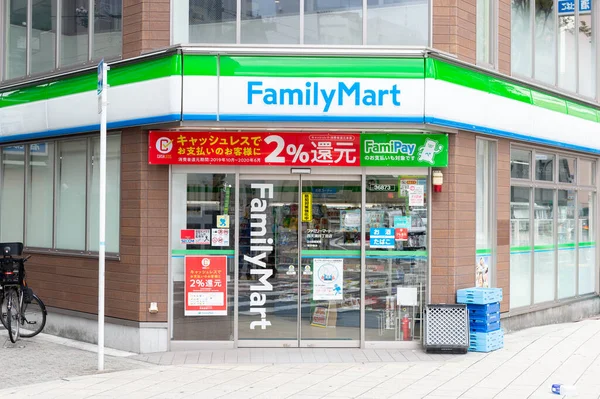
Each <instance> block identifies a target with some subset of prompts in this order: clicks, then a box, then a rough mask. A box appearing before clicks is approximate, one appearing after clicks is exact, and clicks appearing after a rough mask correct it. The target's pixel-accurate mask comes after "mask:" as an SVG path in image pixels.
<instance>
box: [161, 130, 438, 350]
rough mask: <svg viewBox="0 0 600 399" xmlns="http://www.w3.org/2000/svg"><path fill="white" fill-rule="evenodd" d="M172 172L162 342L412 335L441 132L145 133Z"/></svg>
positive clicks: (274, 342)
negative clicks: (165, 337) (166, 325)
mask: <svg viewBox="0 0 600 399" xmlns="http://www.w3.org/2000/svg"><path fill="white" fill-rule="evenodd" d="M150 159H151V160H150V162H151V163H157V164H170V165H173V166H172V168H171V170H172V174H171V253H172V257H171V273H170V275H171V282H170V287H171V301H172V307H171V312H170V314H171V315H172V317H171V321H170V322H171V327H172V328H171V334H172V335H171V336H172V340H173V341H172V345H174V346H175V347H177V346H178V345H183V346H186V345H189V343H190V341H193V342H202V341H205V342H206V341H208V342H207V344H209V345H211V346H212V347H214V345H215V344H216V343H215V341H221V343H222V344H223V345H225V346H232V345H237V346H240V347H242V346H258V347H266V346H275V347H299V346H300V347H307V346H311V347H312V346H314V347H317V346H322V347H358V346H360V345H361V341H363V342H367V343H373V344H375V343H376V342H380V341H413V340H419V339H420V337H421V334H422V310H423V306H424V304H426V303H427V301H428V295H429V293H428V288H427V287H428V276H429V273H428V270H429V256H428V247H429V245H428V237H429V225H428V223H427V221H428V212H429V205H428V201H429V189H428V187H429V185H428V182H429V181H430V176H431V168H435V167H446V166H447V164H448V137H447V136H446V135H445V134H432V133H427V132H423V133H418V132H415V133H413V134H385V133H343V132H335V133H331V132H314V133H307V132H303V133H294V132H285V133H281V132H244V133H237V132H199V131H180V132H168V131H153V132H151V133H150Z"/></svg>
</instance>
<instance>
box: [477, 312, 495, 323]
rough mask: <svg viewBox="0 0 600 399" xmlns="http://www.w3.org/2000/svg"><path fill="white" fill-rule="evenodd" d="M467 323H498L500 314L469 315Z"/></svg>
mask: <svg viewBox="0 0 600 399" xmlns="http://www.w3.org/2000/svg"><path fill="white" fill-rule="evenodd" d="M469 321H470V322H471V324H473V323H493V322H495V321H500V312H496V313H488V314H483V315H479V314H477V315H473V314H471V313H469Z"/></svg>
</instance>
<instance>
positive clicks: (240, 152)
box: [148, 131, 448, 167]
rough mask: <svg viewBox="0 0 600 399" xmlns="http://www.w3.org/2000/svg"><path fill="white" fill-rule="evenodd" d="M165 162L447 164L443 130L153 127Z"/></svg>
mask: <svg viewBox="0 0 600 399" xmlns="http://www.w3.org/2000/svg"><path fill="white" fill-rule="evenodd" d="M148 152H149V155H148V162H149V163H150V164H163V165H246V166H261V165H273V166H277V165H279V166H389V167H399V166H408V167H446V166H448V136H447V135H445V134H383V133H368V134H367V133H364V134H360V133H338V132H336V133H316V132H315V133H306V132H303V133H272V132H247V133H235V132H232V133H230V132H164V131H151V132H150V138H149V148H148Z"/></svg>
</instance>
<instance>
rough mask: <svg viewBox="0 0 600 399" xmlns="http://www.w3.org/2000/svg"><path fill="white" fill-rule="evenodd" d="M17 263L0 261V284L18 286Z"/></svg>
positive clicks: (18, 265)
mask: <svg viewBox="0 0 600 399" xmlns="http://www.w3.org/2000/svg"><path fill="white" fill-rule="evenodd" d="M19 268H20V264H19V262H15V261H12V260H4V259H3V260H1V261H0V282H1V283H2V284H3V285H4V284H19V282H20V280H19Z"/></svg>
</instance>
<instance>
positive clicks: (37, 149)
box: [25, 143, 54, 248]
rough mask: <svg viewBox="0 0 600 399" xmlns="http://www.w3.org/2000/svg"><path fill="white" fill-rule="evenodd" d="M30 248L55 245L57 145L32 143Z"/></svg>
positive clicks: (29, 184) (28, 237)
mask: <svg viewBox="0 0 600 399" xmlns="http://www.w3.org/2000/svg"><path fill="white" fill-rule="evenodd" d="M26 219H27V239H26V240H25V244H26V245H27V246H28V247H40V248H52V231H53V230H52V229H53V226H54V144H53V143H38V144H31V145H29V177H28V182H27V218H26Z"/></svg>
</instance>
